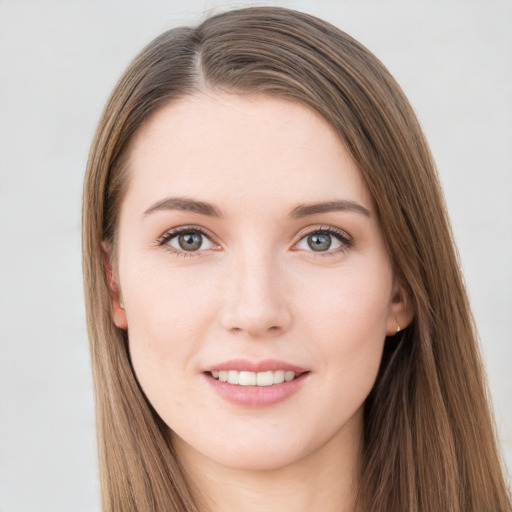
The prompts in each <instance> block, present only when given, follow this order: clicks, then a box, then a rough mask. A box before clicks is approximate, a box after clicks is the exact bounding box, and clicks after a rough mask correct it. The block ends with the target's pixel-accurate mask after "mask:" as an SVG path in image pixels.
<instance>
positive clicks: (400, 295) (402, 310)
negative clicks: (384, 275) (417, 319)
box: [386, 279, 414, 336]
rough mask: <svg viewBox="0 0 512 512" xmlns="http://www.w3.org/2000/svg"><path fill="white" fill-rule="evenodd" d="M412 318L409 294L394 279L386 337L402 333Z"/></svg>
mask: <svg viewBox="0 0 512 512" xmlns="http://www.w3.org/2000/svg"><path fill="white" fill-rule="evenodd" d="M413 318H414V310H413V307H412V301H411V300H410V298H409V293H408V291H407V289H406V287H405V286H403V285H402V283H401V282H400V280H399V279H395V283H394V285H393V294H392V296H391V302H390V305H389V314H388V322H387V326H386V336H394V335H395V334H397V333H398V332H400V331H403V330H404V329H405V328H406V327H407V326H408V325H409V324H410V323H411V322H412V319H413Z"/></svg>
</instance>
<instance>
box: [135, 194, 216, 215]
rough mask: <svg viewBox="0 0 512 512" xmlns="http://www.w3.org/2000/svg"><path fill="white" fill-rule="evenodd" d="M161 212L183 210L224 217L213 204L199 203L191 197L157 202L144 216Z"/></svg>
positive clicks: (170, 198)
mask: <svg viewBox="0 0 512 512" xmlns="http://www.w3.org/2000/svg"><path fill="white" fill-rule="evenodd" d="M160 210H183V211H188V212H194V213H199V214H201V215H207V216H208V217H222V213H221V212H220V210H219V209H218V208H217V207H216V206H214V205H213V204H211V203H207V202H205V201H197V200H196V199H191V198H190V197H166V198H165V199H162V200H161V201H158V202H156V203H155V204H154V205H153V206H150V207H149V208H148V209H147V210H146V211H145V212H144V215H148V214H150V213H153V212H157V211H160Z"/></svg>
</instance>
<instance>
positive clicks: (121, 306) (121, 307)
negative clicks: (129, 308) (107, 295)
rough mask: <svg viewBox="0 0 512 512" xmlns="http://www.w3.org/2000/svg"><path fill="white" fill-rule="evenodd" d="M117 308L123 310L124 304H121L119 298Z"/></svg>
mask: <svg viewBox="0 0 512 512" xmlns="http://www.w3.org/2000/svg"><path fill="white" fill-rule="evenodd" d="M119 309H121V310H123V311H124V310H125V309H124V304H123V302H122V301H121V300H119Z"/></svg>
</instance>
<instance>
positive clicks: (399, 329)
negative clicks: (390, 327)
mask: <svg viewBox="0 0 512 512" xmlns="http://www.w3.org/2000/svg"><path fill="white" fill-rule="evenodd" d="M401 330H402V328H401V327H400V324H399V323H398V322H397V324H396V331H395V334H398V333H399V332H400V331H401Z"/></svg>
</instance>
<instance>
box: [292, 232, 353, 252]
mask: <svg viewBox="0 0 512 512" xmlns="http://www.w3.org/2000/svg"><path fill="white" fill-rule="evenodd" d="M351 246H352V238H351V237H350V236H349V235H348V234H347V233H345V232H344V231H341V230H338V229H335V228H332V227H323V228H320V229H316V230H315V231H311V232H310V233H308V234H307V235H306V236H303V237H302V238H301V239H300V241H299V243H298V244H297V245H296V248H297V249H301V250H305V251H309V252H311V251H313V252H317V253H328V254H332V253H337V252H342V251H344V250H346V249H348V248H350V247H351Z"/></svg>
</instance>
